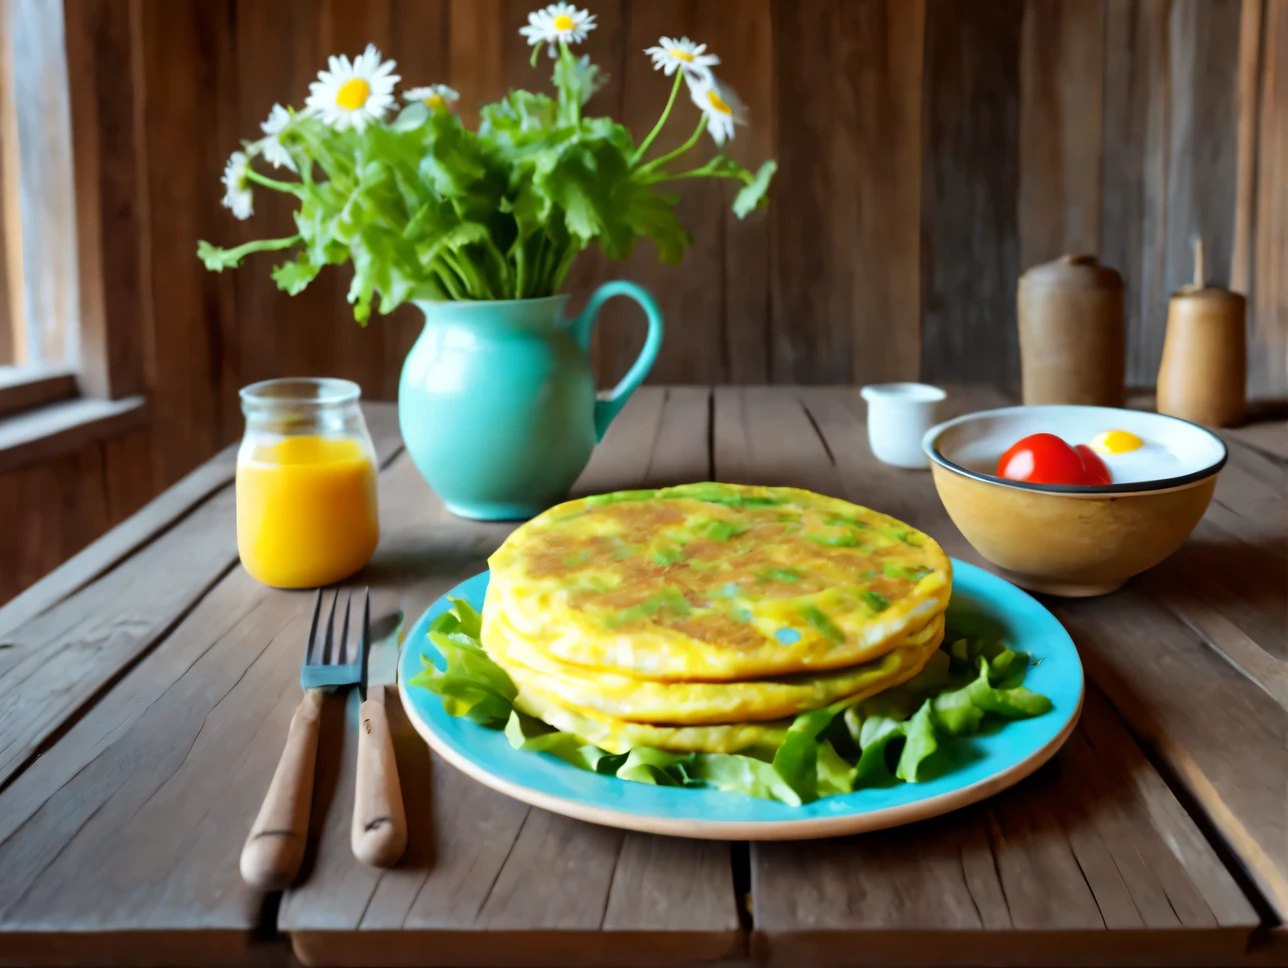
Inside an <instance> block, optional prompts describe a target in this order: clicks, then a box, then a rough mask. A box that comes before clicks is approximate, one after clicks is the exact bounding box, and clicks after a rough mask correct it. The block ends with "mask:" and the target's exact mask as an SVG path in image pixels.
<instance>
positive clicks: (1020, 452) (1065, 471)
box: [997, 434, 1087, 484]
mask: <svg viewBox="0 0 1288 968" xmlns="http://www.w3.org/2000/svg"><path fill="white" fill-rule="evenodd" d="M997 476H998V477H1004V478H1006V479H1007V480H1010V481H1025V482H1027V483H1029V484H1084V483H1086V476H1087V475H1086V470H1085V469H1084V467H1083V464H1082V459H1081V458H1080V457H1079V456H1078V453H1077V451H1075V450H1074V449H1073V448H1072V447H1070V446H1069V445H1068V444H1066V443H1065V442H1064V441H1063V440H1061V439H1060V438H1059V437H1057V436H1056V435H1055V434H1030V435H1029V436H1027V437H1025V438H1024V439H1023V440H1019V441H1017V442H1016V443H1015V444H1014V445H1013V446H1012V447H1011V449H1010V450H1008V451H1007V452H1006V453H1005V454H1003V455H1002V459H1001V460H999V461H998V462H997Z"/></svg>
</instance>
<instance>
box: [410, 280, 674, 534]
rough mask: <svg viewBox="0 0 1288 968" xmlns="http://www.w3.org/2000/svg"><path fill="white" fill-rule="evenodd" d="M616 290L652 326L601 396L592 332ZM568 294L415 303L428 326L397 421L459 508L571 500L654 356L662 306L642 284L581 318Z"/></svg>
mask: <svg viewBox="0 0 1288 968" xmlns="http://www.w3.org/2000/svg"><path fill="white" fill-rule="evenodd" d="M614 296H629V297H630V298H631V299H634V300H635V301H636V302H637V303H639V304H640V306H641V307H642V308H643V310H644V315H645V316H647V317H648V336H647V337H646V338H645V340H644V349H643V350H641V351H640V355H639V358H638V359H637V360H636V361H635V363H634V364H633V365H632V366H631V368H630V370H629V371H628V372H627V374H626V376H624V377H623V378H622V381H621V382H620V383H619V384H617V386H616V387H614V388H613V390H612V391H611V392H609V393H608V394H606V395H605V396H604V397H602V398H600V399H596V395H595V374H594V370H593V369H592V368H591V365H590V352H589V351H590V334H591V330H592V329H593V328H594V325H595V317H596V316H597V315H598V313H599V310H600V308H601V307H602V306H603V305H604V303H605V302H607V301H608V300H609V299H612V298H613V297H614ZM567 303H568V297H567V296H550V297H548V298H545V299H516V300H506V301H498V302H418V303H417V304H416V305H417V306H418V307H419V308H420V310H421V311H422V312H423V313H424V314H425V329H424V331H423V332H422V333H421V334H420V338H419V339H417V340H416V345H415V346H413V347H412V350H411V353H409V354H408V356H407V361H406V362H405V363H404V364H403V370H402V379H401V381H400V382H399V384H398V423H399V426H400V427H401V428H402V436H403V442H404V443H405V444H406V446H407V452H408V453H409V454H411V459H412V461H413V462H415V464H416V467H417V468H418V469H419V470H420V472H421V474H423V475H424V477H425V480H427V481H429V484H430V486H431V487H432V488H433V489H434V490H435V491H437V492H438V495H439V497H441V498H442V499H443V503H444V504H446V505H447V509H448V510H449V511H451V512H452V513H453V514H457V515H460V516H461V517H465V518H475V519H478V520H484V521H496V520H514V519H518V518H528V517H531V516H532V515H534V514H537V513H538V512H540V511H542V510H544V509H545V508H548V507H550V506H551V505H552V504H555V503H557V502H558V501H560V500H561V499H562V498H563V497H564V496H565V495H566V494H567V493H568V489H569V488H571V487H572V484H573V482H574V481H575V480H576V479H577V476H578V475H579V474H580V473H581V472H582V470H583V469H584V468H585V467H586V462H587V461H589V460H590V454H591V451H592V450H594V449H595V444H596V442H598V441H599V440H600V439H601V438H602V437H603V436H604V431H605V430H607V429H608V425H609V424H610V423H611V422H612V420H613V418H614V417H615V416H617V414H618V412H619V411H620V410H621V409H622V407H623V406H624V405H625V404H626V401H627V399H628V398H629V397H630V395H631V394H632V393H633V392H634V391H635V388H636V387H638V386H639V385H640V383H641V382H642V381H643V380H644V377H645V375H647V373H648V371H649V369H650V368H651V367H652V366H653V361H654V360H655V359H656V358H657V350H658V347H659V346H660V345H661V343H662V315H661V313H660V312H658V308H657V304H656V303H655V302H654V301H653V298H652V297H651V296H650V295H649V294H648V293H647V292H645V291H644V290H643V289H641V288H640V287H639V286H636V285H634V284H633V283H629V282H609V283H606V284H604V285H602V286H600V287H599V288H598V289H596V290H595V292H594V294H593V295H592V296H591V297H590V300H589V302H587V303H586V308H585V309H584V310H583V311H582V313H581V315H579V316H575V317H573V318H571V319H569V318H567V317H566V316H565V315H564V309H565V307H566V306H567Z"/></svg>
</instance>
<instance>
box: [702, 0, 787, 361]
mask: <svg viewBox="0 0 1288 968" xmlns="http://www.w3.org/2000/svg"><path fill="white" fill-rule="evenodd" d="M695 33H697V34H698V36H699V38H702V39H705V38H707V37H718V38H719V44H720V47H721V49H722V50H724V51H725V55H724V57H723V59H722V61H721V64H720V68H719V70H720V75H719V76H720V78H721V79H722V80H724V81H726V82H728V83H729V84H731V85H732V86H733V89H734V90H735V91H737V92H738V94H739V95H740V96H741V97H742V99H743V101H744V102H745V103H746V105H747V109H748V111H749V112H750V116H751V123H750V124H748V125H747V126H746V127H744V128H742V129H740V130H739V131H738V136H737V137H736V138H735V139H734V140H733V142H732V143H731V144H729V145H728V146H727V152H728V154H729V156H730V157H732V158H734V159H735V160H737V161H738V162H740V163H741V164H742V165H743V166H744V167H746V168H747V169H749V170H750V171H756V170H757V169H758V168H759V167H760V165H761V164H762V163H763V162H764V161H766V160H767V159H769V158H773V157H774V155H775V151H776V149H777V143H778V137H777V125H778V117H777V106H776V105H775V103H774V101H775V86H776V79H775V76H774V71H772V70H770V69H768V68H767V66H766V65H770V64H772V63H773V57H774V20H773V7H772V3H771V0H742V2H741V3H740V4H739V6H738V16H736V17H731V16H729V8H728V5H727V4H722V3H716V2H712V0H707V2H705V3H702V4H701V5H700V6H699V7H698V14H697V24H696V25H695ZM782 184H783V183H782V182H781V181H775V182H774V184H773V188H772V189H771V191H770V198H771V199H774V198H777V197H778V195H779V189H780V187H781V185H782ZM740 187H741V186H740V185H738V184H737V183H736V182H726V183H723V184H722V185H721V186H720V204H721V207H722V211H721V217H722V219H723V221H722V223H721V231H722V233H723V255H724V266H723V271H722V273H721V278H722V279H723V282H724V311H723V312H722V313H721V316H720V321H721V331H720V353H721V362H722V369H723V371H724V379H725V380H726V381H727V382H729V383H767V382H769V379H770V316H771V313H772V307H773V302H772V301H773V291H772V284H771V280H772V278H773V248H772V246H773V236H774V231H775V229H774V219H775V214H774V210H773V207H772V206H773V203H772V202H771V207H770V208H769V209H763V210H761V211H758V212H753V213H751V214H750V215H748V216H747V217H746V218H744V219H740V218H738V216H736V215H734V214H733V211H732V206H733V200H734V197H735V196H736V195H737V193H738V189H739V188H740ZM699 229H700V230H701V231H713V230H714V226H700V227H699ZM686 271H687V270H686Z"/></svg>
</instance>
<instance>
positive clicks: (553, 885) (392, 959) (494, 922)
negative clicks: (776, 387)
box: [278, 387, 742, 965]
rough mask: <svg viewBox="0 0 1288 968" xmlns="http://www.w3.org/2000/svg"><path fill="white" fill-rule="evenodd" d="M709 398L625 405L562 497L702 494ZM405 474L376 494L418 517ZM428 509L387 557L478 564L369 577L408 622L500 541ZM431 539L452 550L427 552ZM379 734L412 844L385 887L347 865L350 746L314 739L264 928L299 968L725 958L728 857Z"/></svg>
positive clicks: (729, 928)
mask: <svg viewBox="0 0 1288 968" xmlns="http://www.w3.org/2000/svg"><path fill="white" fill-rule="evenodd" d="M710 398H711V394H710V391H708V390H707V389H705V388H691V387H677V388H671V389H669V390H668V389H664V388H644V389H642V390H641V391H639V392H638V393H637V394H636V396H635V397H634V398H633V399H632V400H631V401H630V403H628V405H627V407H626V409H625V410H624V411H623V412H622V414H621V415H620V416H619V417H618V419H617V421H615V422H614V424H613V426H612V427H611V428H610V429H609V432H608V434H607V436H606V437H605V440H604V442H603V444H602V445H601V446H600V447H599V448H598V449H597V451H596V453H595V455H594V457H593V459H592V461H591V464H590V466H589V467H587V469H586V471H585V473H584V474H583V475H582V478H581V480H579V481H578V484H577V487H576V488H575V492H576V493H594V492H598V491H604V490H610V489H616V488H625V487H658V486H662V485H665V484H674V483H680V482H683V481H691V480H698V479H702V478H705V477H707V476H708V475H709V470H710V454H709V446H708V419H709V414H710ZM408 472H410V468H403V467H401V466H398V467H395V468H394V469H393V470H392V471H391V472H390V474H389V475H388V476H389V477H390V479H391V489H393V490H395V491H401V490H402V489H403V488H406V489H407V490H408V491H413V492H416V493H417V495H418V497H417V500H416V501H414V502H411V503H421V504H423V503H424V501H423V497H422V496H420V495H419V492H420V490H422V489H423V485H420V484H418V483H417V482H416V481H414V480H412V479H410V478H408V477H407V474H408ZM394 481H397V482H398V483H397V484H393V483H392V482H394ZM397 500H398V499H397V498H393V499H392V501H394V502H396V501H397ZM430 501H431V503H432V505H433V506H432V507H430V508H428V509H424V508H422V510H421V512H420V513H419V514H416V513H412V511H411V509H410V508H409V509H408V510H406V511H404V510H401V509H400V510H398V511H395V512H394V514H395V517H396V520H397V521H398V522H399V524H398V531H399V538H398V541H399V547H401V548H402V551H401V552H400V553H399V554H398V555H397V557H400V558H401V557H404V556H409V555H411V554H413V553H415V552H419V554H420V556H421V557H422V558H424V559H426V560H429V559H439V558H442V557H444V554H443V552H444V551H447V550H448V549H449V548H452V547H456V546H457V545H459V544H460V543H461V542H462V540H464V539H466V538H467V537H470V536H472V537H473V539H474V541H475V547H477V548H479V549H480V556H479V557H478V558H475V559H473V560H470V561H466V560H464V559H461V558H460V557H459V556H458V557H457V558H456V559H455V560H453V561H452V562H451V563H450V565H448V566H446V567H445V568H444V569H443V570H442V571H441V572H440V573H436V574H435V576H434V578H433V580H432V581H427V580H426V576H425V575H424V574H415V575H411V576H407V575H402V576H400V575H394V574H388V575H383V576H382V582H381V590H380V594H381V595H384V596H387V595H388V594H389V593H390V591H391V589H393V588H397V589H400V591H401V594H402V596H403V600H404V602H405V603H407V604H405V605H404V607H405V608H407V611H408V613H409V618H412V617H414V616H415V615H417V614H419V612H420V610H422V609H423V608H425V607H426V606H428V605H429V604H430V603H431V602H432V601H433V600H434V599H435V598H436V597H438V596H439V595H440V594H442V592H444V591H446V590H447V589H448V588H450V586H451V584H453V583H455V581H458V580H460V579H462V578H464V577H466V576H468V575H470V574H473V573H475V572H476V571H478V570H479V569H480V568H482V567H483V563H482V560H481V557H482V554H485V553H486V552H490V551H491V549H492V548H493V547H495V546H496V545H497V544H499V543H500V541H501V540H502V539H503V538H504V536H505V535H506V534H508V533H509V530H510V528H511V527H513V525H508V526H507V525H486V526H480V525H477V524H472V523H470V522H464V521H460V520H459V519H455V518H451V517H450V516H449V515H447V514H446V512H444V511H442V509H441V505H440V504H438V502H437V499H436V498H431V499H430ZM388 503H392V502H388ZM384 506H385V503H382V507H384ZM445 529H446V530H448V531H450V532H452V534H451V535H450V536H449V537H447V538H446V539H442V540H441V543H440V538H439V537H438V536H441V534H442V533H443V531H444V530H445ZM384 551H385V549H384V546H383V545H382V549H381V553H384ZM448 557H450V554H449V555H448ZM373 594H374V593H373ZM413 599H414V600H415V601H416V604H415V605H414V606H413V607H407V606H408V604H410V602H411V601H412V600H413ZM373 601H374V599H373ZM373 607H374V606H373ZM381 607H382V608H383V607H388V603H387V602H384V601H383V600H382V604H381ZM394 731H395V734H396V736H397V737H398V740H399V744H400V745H399V747H398V761H399V777H400V779H401V781H402V784H403V788H404V791H405V800H406V802H407V804H408V826H409V832H410V844H409V849H408V852H407V855H406V856H405V857H404V859H403V861H402V862H401V863H400V864H399V865H398V866H397V867H396V868H394V869H393V870H390V871H386V872H380V871H373V870H371V869H369V868H365V867H363V866H362V865H360V864H358V863H357V862H356V861H355V860H354V859H353V856H352V855H351V854H350V852H349V840H348V824H349V817H350V810H351V802H352V796H353V792H352V790H353V785H352V784H353V781H352V776H353V761H354V756H355V751H354V743H353V738H352V736H351V734H350V732H349V731H344V732H342V733H341V734H339V735H336V736H334V737H329V738H328V742H329V743H333V744H334V745H336V746H337V747H338V748H339V749H338V753H337V754H336V755H335V757H334V768H332V767H330V766H329V767H328V771H327V773H326V782H327V784H328V785H330V784H332V783H333V784H334V790H333V792H332V794H331V795H330V796H329V797H328V799H327V801H326V802H325V803H320V804H317V805H316V806H315V817H314V821H315V830H317V832H318V836H317V850H316V857H315V858H314V860H313V862H312V867H311V870H310V872H309V874H308V877H307V879H306V880H304V881H303V882H302V883H301V884H299V885H298V886H297V887H296V888H295V889H293V890H291V891H288V892H287V894H286V895H285V897H284V899H283V903H282V907H281V911H280V912H279V916H278V926H279V928H280V929H281V930H282V931H285V932H288V933H289V934H290V935H291V937H292V940H293V944H294V948H295V952H296V955H297V956H298V957H299V958H300V960H301V961H303V962H304V963H305V964H309V965H359V964H368V963H371V962H372V961H373V960H375V961H379V962H380V963H382V964H386V965H449V964H450V965H467V964H487V965H511V964H513V965H524V964H551V963H558V964H569V965H571V964H590V965H601V964H611V963H624V964H682V963H687V962H692V961H703V960H713V959H717V958H720V957H723V956H726V955H728V954H729V953H731V952H734V951H737V950H739V948H740V945H741V943H742V932H741V926H740V924H739V920H738V915H737V909H736V906H735V898H734V890H733V874H732V865H731V861H730V852H729V847H728V845H726V844H704V845H701V846H699V847H696V848H695V847H693V845H689V844H687V843H684V842H683V841H669V840H667V839H666V838H660V837H652V836H648V835H643V834H634V833H625V832H622V831H617V830H611V829H608V828H600V827H594V826H591V825H588V824H583V823H580V822H578V821H575V820H569V819H568V818H565V817H560V816H556V815H554V814H550V813H546V812H545V811H542V810H537V809H535V808H529V807H526V806H524V805H522V804H520V803H518V802H516V801H513V800H510V799H508V798H506V797H503V796H501V795H499V794H495V793H493V792H491V791H490V790H488V789H486V788H485V787H483V786H481V785H479V784H477V783H475V782H474V781H472V780H470V779H468V778H466V777H465V776H463V775H462V774H460V773H458V772H457V771H456V770H454V769H453V768H451V767H449V766H447V765H446V764H444V763H442V762H441V761H440V760H438V759H437V758H436V757H431V756H430V755H429V754H427V752H426V751H425V748H424V745H423V743H420V741H419V738H418V737H416V736H415V735H414V733H413V732H412V731H411V728H410V726H409V725H408V724H407V723H406V721H405V717H404V716H403V715H402V712H401V709H399V710H398V711H397V715H396V717H395V722H394ZM679 845H682V847H683V849H681V847H680V846H679ZM484 938H485V939H486V941H483V940H481V939H484Z"/></svg>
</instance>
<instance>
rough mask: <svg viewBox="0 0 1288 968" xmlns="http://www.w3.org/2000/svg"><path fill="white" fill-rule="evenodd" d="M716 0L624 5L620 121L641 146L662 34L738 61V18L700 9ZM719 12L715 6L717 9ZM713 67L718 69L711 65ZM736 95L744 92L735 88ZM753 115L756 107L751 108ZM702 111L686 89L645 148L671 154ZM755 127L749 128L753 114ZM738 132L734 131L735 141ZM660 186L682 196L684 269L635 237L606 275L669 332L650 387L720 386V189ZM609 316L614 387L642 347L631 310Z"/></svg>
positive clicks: (666, 89) (607, 359) (657, 84)
mask: <svg viewBox="0 0 1288 968" xmlns="http://www.w3.org/2000/svg"><path fill="white" fill-rule="evenodd" d="M713 2H716V0H651V2H650V3H648V4H639V3H635V4H632V5H631V8H630V15H629V17H628V18H626V20H625V22H624V45H623V51H622V55H621V60H620V61H619V62H618V68H617V69H618V70H619V71H620V73H621V76H622V79H623V90H622V108H621V116H620V119H621V121H622V123H623V124H625V125H626V126H627V127H628V128H629V129H630V130H631V133H632V135H633V136H634V138H635V139H636V141H637V142H640V141H643V139H644V138H645V136H647V134H648V133H649V131H651V130H652V129H653V126H654V125H655V124H656V123H657V120H658V118H659V117H661V115H662V109H663V108H664V107H665V105H666V101H667V98H668V97H669V96H670V93H671V84H672V83H673V81H674V78H668V77H666V76H664V75H663V74H662V73H661V72H659V71H656V70H654V68H653V63H652V61H651V60H650V59H649V57H648V56H647V55H645V54H644V49H645V48H646V47H652V46H654V45H655V44H657V42H658V38H660V37H662V36H668V37H678V36H680V35H686V36H689V37H693V38H696V39H698V40H700V41H702V42H705V43H706V44H707V45H708V47H709V48H710V49H711V50H712V51H714V52H715V53H716V54H718V55H719V56H720V57H721V59H722V61H734V60H740V59H742V58H743V57H745V56H747V54H746V52H744V51H741V50H738V49H737V48H736V47H735V46H734V38H733V37H731V36H729V33H728V26H727V25H728V24H729V22H730V21H732V20H733V19H735V18H723V19H722V18H720V17H719V16H718V15H717V14H716V13H714V12H712V11H705V9H704V3H705V4H707V5H709V4H710V3H713ZM717 5H718V4H717ZM717 70H719V68H717ZM739 94H742V92H741V91H739ZM749 108H751V110H754V111H756V113H757V114H758V115H760V114H763V113H765V112H764V108H763V107H762V106H761V105H749ZM699 117H700V114H699V112H698V109H697V107H696V106H694V104H693V102H692V100H691V99H690V98H689V96H688V92H687V90H684V89H683V88H682V89H681V91H680V95H679V97H677V98H676V102H675V107H674V108H673V109H672V111H671V116H670V117H669V118H668V120H667V123H666V126H665V127H664V128H663V129H662V133H661V134H659V135H658V137H657V140H656V141H655V142H654V143H653V146H652V147H651V148H650V149H649V153H648V155H647V156H646V157H647V158H656V157H660V156H661V155H663V154H665V153H667V152H669V151H671V150H672V149H674V148H678V147H679V146H680V145H681V144H683V143H684V142H685V140H686V139H687V138H688V137H689V135H690V134H692V132H693V129H694V127H695V126H696V125H697V123H698V118H699ZM751 123H752V124H755V123H756V118H755V116H753V118H752V122H751ZM744 130H745V129H741V128H740V129H739V131H738V133H737V134H736V135H735V141H736V140H737V139H738V138H739V137H741V136H742V134H743V131H744ZM716 150H717V149H716V146H715V144H714V143H713V141H712V139H711V138H710V137H709V136H708V135H705V134H704V135H703V136H702V138H701V140H700V141H699V142H698V144H697V146H696V147H694V148H693V149H692V150H690V151H689V153H688V154H686V155H684V156H683V158H681V159H677V160H676V161H675V162H674V163H673V164H672V165H670V166H669V167H670V169H671V170H672V171H683V170H685V169H687V168H690V167H697V166H698V165H701V164H703V163H704V162H706V161H707V159H709V158H711V157H712V156H713V155H715V154H716ZM659 187H661V188H662V189H664V190H666V191H668V192H673V193H674V194H676V195H679V196H680V203H679V205H678V207H677V208H676V215H677V216H678V217H679V219H680V221H681V222H683V223H684V225H685V227H686V228H688V230H689V232H690V233H691V234H692V235H693V243H692V244H691V245H690V246H689V248H688V250H687V252H686V253H685V257H684V265H683V267H677V266H666V265H662V263H661V262H659V261H658V258H657V252H656V250H655V249H654V247H653V244H652V243H651V242H648V241H646V240H641V241H640V242H637V243H636V245H635V250H634V251H633V252H632V253H631V256H630V257H629V258H628V259H626V260H625V261H624V262H621V263H610V264H609V266H608V267H607V268H608V270H609V273H610V275H612V276H615V277H617V278H622V279H630V280H632V281H634V282H637V283H639V284H640V285H642V286H644V288H646V289H648V290H649V291H650V292H651V293H652V294H653V296H654V297H655V298H656V299H657V301H658V305H659V307H660V308H661V310H662V316H663V320H664V322H665V325H666V335H665V338H664V340H663V343H662V345H663V351H662V353H661V354H660V355H659V357H658V361H657V363H656V364H655V365H654V367H653V371H652V378H653V380H654V382H657V383H722V382H724V381H725V380H726V379H727V375H726V368H725V365H724V359H723V357H724V353H723V347H722V330H723V316H724V310H725V306H724V295H725V286H724V249H723V242H724V238H723V231H722V228H723V225H724V201H723V196H722V188H721V186H720V185H719V184H718V183H716V182H715V181H713V180H710V179H688V180H685V181H679V182H673V183H666V184H664V185H662V186H659ZM618 303H619V305H615V306H612V307H611V309H609V310H606V311H605V313H604V315H603V317H602V320H601V323H600V333H599V339H600V347H601V349H600V361H599V363H600V375H601V378H602V379H606V380H607V382H609V383H613V382H615V381H616V380H617V379H618V378H619V377H621V375H622V374H624V373H625V372H626V370H627V369H628V368H629V367H630V365H631V363H633V362H634V360H635V358H636V357H637V356H638V355H639V351H640V348H641V347H642V346H643V345H644V333H645V328H644V321H643V318H642V317H641V315H640V312H639V310H638V309H636V308H635V307H634V306H632V305H630V304H629V303H627V302H626V301H625V300H619V301H618Z"/></svg>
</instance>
